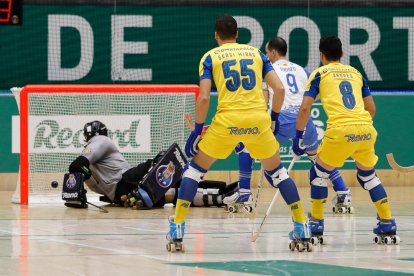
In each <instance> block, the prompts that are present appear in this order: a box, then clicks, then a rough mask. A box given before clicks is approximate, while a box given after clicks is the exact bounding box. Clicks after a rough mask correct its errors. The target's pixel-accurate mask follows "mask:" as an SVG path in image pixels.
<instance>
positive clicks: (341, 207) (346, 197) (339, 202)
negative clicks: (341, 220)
mask: <svg viewBox="0 0 414 276" xmlns="http://www.w3.org/2000/svg"><path fill="white" fill-rule="evenodd" d="M351 203H352V196H351V192H350V190H347V191H338V192H337V194H336V196H335V197H334V198H333V199H332V204H333V205H334V206H333V207H332V211H333V212H334V213H335V214H346V213H348V214H353V213H354V212H355V210H354V207H352V206H351Z"/></svg>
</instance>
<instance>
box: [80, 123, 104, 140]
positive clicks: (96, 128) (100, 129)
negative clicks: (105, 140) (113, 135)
mask: <svg viewBox="0 0 414 276" xmlns="http://www.w3.org/2000/svg"><path fill="white" fill-rule="evenodd" d="M96 135H105V136H108V129H107V128H106V125H105V124H104V123H102V122H100V121H93V122H90V123H86V124H85V126H84V127H83V136H84V137H85V140H86V142H88V141H89V140H90V139H91V138H92V137H93V136H96Z"/></svg>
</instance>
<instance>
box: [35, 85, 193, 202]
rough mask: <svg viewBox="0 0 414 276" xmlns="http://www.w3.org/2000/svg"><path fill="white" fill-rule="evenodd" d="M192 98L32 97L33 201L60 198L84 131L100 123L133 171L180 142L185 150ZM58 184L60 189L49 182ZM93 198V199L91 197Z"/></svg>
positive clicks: (179, 95) (118, 93)
mask: <svg viewBox="0 0 414 276" xmlns="http://www.w3.org/2000/svg"><path fill="white" fill-rule="evenodd" d="M194 100H195V96H194V94H191V93H179V92H177V93H175V92H174V93H171V92H168V93H162V92H159V93H158V92H157V93H138V92H126V91H121V90H118V89H117V90H116V92H114V93H70V92H68V93H47V94H45V93H29V96H28V114H29V125H28V133H29V134H28V138H29V141H28V144H29V148H28V153H29V155H28V156H29V183H28V192H29V202H31V201H32V200H31V199H33V198H35V197H34V196H36V195H41V196H43V197H45V198H47V197H48V195H52V197H53V195H59V196H57V198H60V193H61V183H62V180H63V175H64V173H66V172H67V170H68V167H69V165H70V163H71V162H72V161H73V160H74V159H75V158H76V157H77V156H78V155H79V153H80V152H81V151H82V149H83V145H84V137H83V126H84V124H85V123H87V122H90V121H93V120H99V121H101V122H103V123H104V124H105V125H106V126H107V128H108V136H109V137H110V138H112V140H113V141H114V142H115V143H116V144H117V146H118V148H119V149H120V151H121V152H122V154H123V155H124V157H125V158H126V159H127V161H128V162H129V164H130V165H131V166H134V165H136V164H138V163H140V162H144V161H146V160H147V159H148V158H153V157H154V156H155V155H156V154H157V153H158V152H159V151H161V150H166V149H167V148H168V147H169V146H170V145H171V144H172V143H174V142H176V143H178V145H179V146H180V147H182V148H183V147H184V144H185V140H186V138H187V135H188V132H189V130H188V128H187V127H186V125H185V122H184V114H185V113H186V112H188V113H190V114H192V115H194ZM53 180H56V181H58V182H59V188H57V189H53V188H52V187H51V185H50V183H51V182H52V181H53ZM88 198H89V196H88Z"/></svg>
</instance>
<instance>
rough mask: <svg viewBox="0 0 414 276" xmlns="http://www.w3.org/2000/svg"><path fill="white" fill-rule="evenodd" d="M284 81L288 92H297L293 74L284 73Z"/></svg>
mask: <svg viewBox="0 0 414 276" xmlns="http://www.w3.org/2000/svg"><path fill="white" fill-rule="evenodd" d="M286 82H287V84H288V85H289V92H290V93H292V94H296V93H298V92H299V88H298V85H297V84H296V78H295V75H293V74H286Z"/></svg>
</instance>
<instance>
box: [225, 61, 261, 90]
mask: <svg viewBox="0 0 414 276" xmlns="http://www.w3.org/2000/svg"><path fill="white" fill-rule="evenodd" d="M236 64H237V61H236V60H234V59H232V60H228V61H225V62H223V64H222V65H221V67H222V69H223V75H224V78H226V79H228V78H231V79H229V80H227V81H226V87H227V90H229V91H230V92H234V91H236V90H237V89H239V87H240V84H241V86H242V87H243V89H245V90H252V89H253V88H254V87H255V86H256V73H255V72H254V70H253V69H251V68H249V67H247V66H249V65H252V64H253V60H252V59H241V60H240V73H239V72H238V71H237V70H235V69H231V67H232V66H234V65H236ZM240 75H241V76H242V77H247V78H243V79H242V80H241V82H240Z"/></svg>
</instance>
